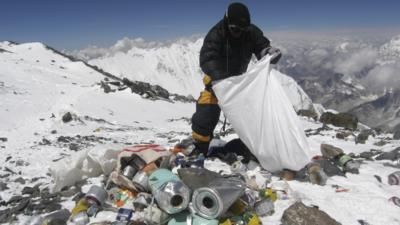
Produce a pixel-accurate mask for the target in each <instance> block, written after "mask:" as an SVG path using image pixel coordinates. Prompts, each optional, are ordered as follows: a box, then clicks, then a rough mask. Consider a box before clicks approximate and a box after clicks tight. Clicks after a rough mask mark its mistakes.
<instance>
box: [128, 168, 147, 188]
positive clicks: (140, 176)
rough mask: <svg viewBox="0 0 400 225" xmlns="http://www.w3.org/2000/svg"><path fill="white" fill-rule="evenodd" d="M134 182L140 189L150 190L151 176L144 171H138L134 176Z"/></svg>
mask: <svg viewBox="0 0 400 225" xmlns="http://www.w3.org/2000/svg"><path fill="white" fill-rule="evenodd" d="M132 183H133V185H135V187H136V188H137V189H139V191H142V192H146V191H148V190H149V176H148V175H147V174H146V173H145V172H144V171H138V172H137V173H136V174H135V176H134V177H133V179H132Z"/></svg>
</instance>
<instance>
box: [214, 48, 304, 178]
mask: <svg viewBox="0 0 400 225" xmlns="http://www.w3.org/2000/svg"><path fill="white" fill-rule="evenodd" d="M275 73H276V71H275V70H272V71H271V68H270V56H266V57H264V58H263V59H261V60H260V61H259V62H258V63H257V64H255V65H254V66H252V68H251V69H250V68H249V70H248V71H247V72H246V73H245V74H243V75H240V76H234V77H230V78H227V79H224V80H222V81H219V82H218V83H216V84H214V85H213V90H214V92H215V94H216V96H217V98H218V102H219V103H218V104H219V106H220V107H221V109H222V111H223V112H224V114H225V116H226V117H227V119H228V120H229V122H230V123H231V124H232V126H233V128H234V129H235V131H236V133H237V134H238V135H239V138H240V139H241V140H242V141H243V142H244V143H245V144H246V146H247V147H248V148H249V149H250V151H251V152H252V153H253V154H254V155H255V156H256V157H257V159H258V160H259V161H260V163H261V166H262V167H263V168H264V169H267V170H269V171H278V170H281V169H291V170H300V169H301V168H303V167H304V166H305V165H306V164H307V163H308V162H309V161H310V159H311V154H310V153H309V147H308V143H307V139H306V136H305V133H304V130H303V127H302V125H301V122H300V119H299V118H298V116H297V115H296V112H295V111H294V109H293V106H292V104H291V103H290V100H289V99H288V97H287V96H286V94H285V91H284V90H283V88H282V86H281V84H280V83H279V81H278V80H277V78H276V75H275Z"/></svg>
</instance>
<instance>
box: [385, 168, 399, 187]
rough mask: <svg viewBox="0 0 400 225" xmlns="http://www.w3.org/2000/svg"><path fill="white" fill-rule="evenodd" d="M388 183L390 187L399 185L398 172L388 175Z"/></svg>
mask: <svg viewBox="0 0 400 225" xmlns="http://www.w3.org/2000/svg"><path fill="white" fill-rule="evenodd" d="M388 183H389V184H390V185H400V171H396V172H394V173H391V174H389V176H388Z"/></svg>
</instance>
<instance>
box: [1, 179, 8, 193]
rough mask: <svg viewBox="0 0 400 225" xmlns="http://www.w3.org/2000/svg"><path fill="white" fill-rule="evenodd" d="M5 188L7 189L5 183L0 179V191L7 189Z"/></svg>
mask: <svg viewBox="0 0 400 225" xmlns="http://www.w3.org/2000/svg"><path fill="white" fill-rule="evenodd" d="M7 189H9V188H8V186H7V184H6V183H4V182H1V181H0V191H4V190H7Z"/></svg>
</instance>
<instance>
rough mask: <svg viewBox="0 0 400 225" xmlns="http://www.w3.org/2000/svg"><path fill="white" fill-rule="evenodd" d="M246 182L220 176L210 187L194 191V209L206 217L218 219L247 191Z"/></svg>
mask: <svg viewBox="0 0 400 225" xmlns="http://www.w3.org/2000/svg"><path fill="white" fill-rule="evenodd" d="M245 188H246V185H245V183H244V182H243V181H242V180H240V179H238V178H219V179H215V180H214V181H212V182H211V183H210V184H209V185H208V187H204V188H199V189H197V190H195V191H194V193H193V197H192V203H193V210H194V211H195V212H196V213H197V214H198V215H200V216H202V217H204V218H206V219H216V218H218V217H220V216H221V215H223V214H224V213H225V212H226V211H227V210H228V209H229V207H230V206H231V205H232V204H233V203H234V202H235V201H236V200H237V199H238V198H239V197H240V196H242V195H243V194H244V192H245Z"/></svg>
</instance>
